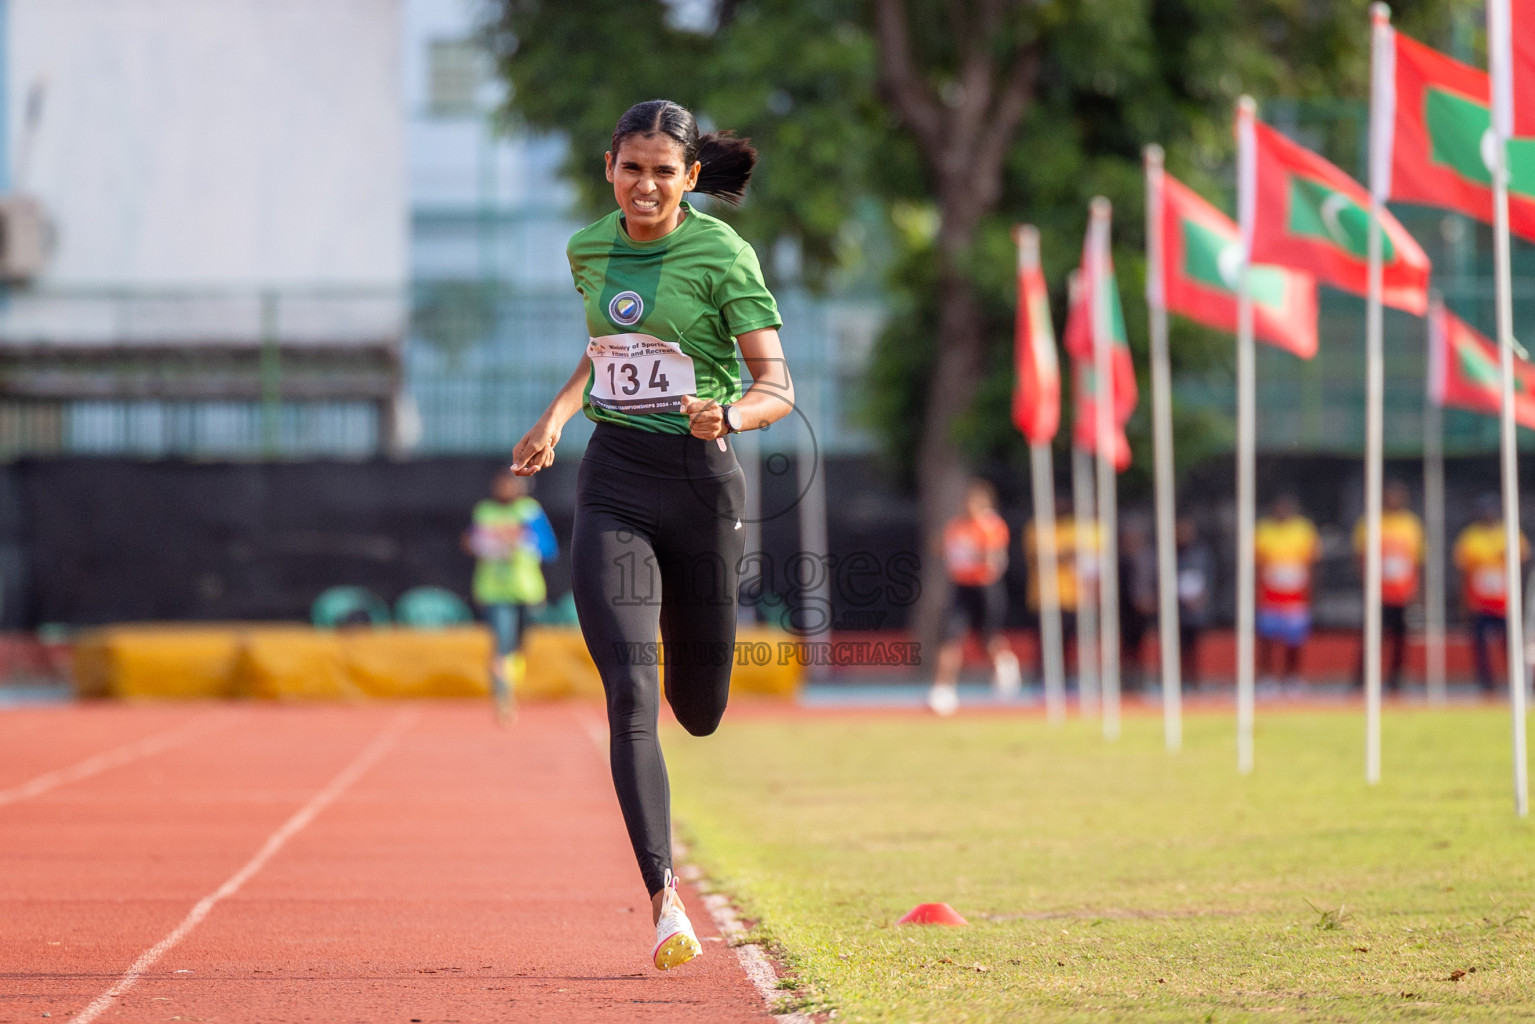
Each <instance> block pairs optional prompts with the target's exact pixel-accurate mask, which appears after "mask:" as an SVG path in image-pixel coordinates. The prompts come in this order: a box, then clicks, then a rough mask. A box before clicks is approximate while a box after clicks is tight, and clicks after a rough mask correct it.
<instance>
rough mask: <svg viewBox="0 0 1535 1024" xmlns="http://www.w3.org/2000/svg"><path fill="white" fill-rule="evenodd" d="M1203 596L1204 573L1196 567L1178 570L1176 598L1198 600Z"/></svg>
mask: <svg viewBox="0 0 1535 1024" xmlns="http://www.w3.org/2000/svg"><path fill="white" fill-rule="evenodd" d="M1204 596H1205V574H1204V573H1203V572H1201V571H1200V570H1198V569H1179V570H1178V600H1180V601H1190V602H1192V601H1198V600H1200V599H1201V598H1203V597H1204Z"/></svg>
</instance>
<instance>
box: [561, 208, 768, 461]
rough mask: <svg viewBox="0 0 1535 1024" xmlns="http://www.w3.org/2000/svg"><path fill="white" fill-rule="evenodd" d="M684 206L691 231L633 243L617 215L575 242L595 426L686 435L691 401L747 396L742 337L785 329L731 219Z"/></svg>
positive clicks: (573, 263) (573, 270)
mask: <svg viewBox="0 0 1535 1024" xmlns="http://www.w3.org/2000/svg"><path fill="white" fill-rule="evenodd" d="M682 208H683V209H684V210H686V211H687V215H686V216H685V217H684V218H683V220H682V223H681V224H679V225H677V227H676V228H675V229H674V230H673V231H672V232H671V233H670V234H668V235H667V236H666V237H664V238H659V239H657V240H656V241H654V242H636V241H634V239H632V238H630V237H629V235H628V233H627V232H625V231H624V229H623V225H622V224H621V222H620V221H621V217H622V214H621V213H620V212H619V211H617V210H615V211H613V212H612V213H610V214H609V215H608V216H606V217H604V218H602V219H601V220H599V221H597V222H596V223H595V224H590V225H588V226H587V227H584V228H582V229H581V230H580V231H578V232H576V233H575V235H574V236H572V237H571V239H570V244H569V246H568V247H567V248H566V255H567V256H568V257H569V258H570V274H571V277H573V278H574V279H575V283H576V291H578V292H580V293H581V297H582V300H583V303H584V305H585V307H586V327H587V333H588V334H589V335H590V341H589V343H588V345H587V354H588V355H590V356H591V358H592V372H591V375H590V376H589V377H588V378H587V382H586V392H585V395H584V396H583V398H582V410H583V411H584V412H585V413H586V416H587V418H588V419H591V420H595V421H597V422H599V423H621V424H623V425H625V426H628V427H637V428H639V429H640V430H649V431H651V432H653V433H660V434H686V433H687V432H688V418H687V417H686V416H684V415H682V413H681V412H680V411H679V410H680V408H681V406H682V396H683V395H689V394H691V395H696V396H697V397H699V398H703V399H712V400H714V401H716V402H719V403H721V404H728V403H730V402H734V401H735V400H737V399H738V398H740V397H741V364H740V362H739V360H738V359H737V358H736V346H735V339H736V338H737V337H739V336H740V335H742V334H745V333H747V332H748V331H755V330H760V329H762V328H764V327H778V326H780V325H781V324H782V322H783V321H782V320H781V319H779V316H778V304H777V303H775V302H774V301H773V296H772V293H771V292H769V291H768V290H767V285H765V284H764V283H763V281H762V267H761V265H760V264H758V262H757V254H756V252H755V251H753V249H752V247H751V246H750V245H748V244H747V243H746V241H745V240H744V239H742V238H741V236H740V235H738V234H736V233H735V229H733V228H732V227H731V226H730V225H728V224H726V223H725V222H724V221H722V220H718V219H716V218H714V217H710V216H709V215H708V214H704V213H699V212H698V211H697V210H695V209H693V208H692V207H691V206H690V205H688V204H687V203H686V202H684V203H683V204H682Z"/></svg>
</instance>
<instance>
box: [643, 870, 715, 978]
mask: <svg viewBox="0 0 1535 1024" xmlns="http://www.w3.org/2000/svg"><path fill="white" fill-rule="evenodd" d="M664 891H665V893H666V909H664V910H662V911H661V919H660V920H658V921H657V922H656V948H655V949H653V950H651V953H650V959H651V960H653V961H654V962H655V965H656V970H658V971H669V970H671V969H672V968H673V967H680V966H682V965H683V964H685V963H687V962H688V961H689V960H691V959H693V958H694V957H696V956H699V955H700V954H702V953H703V951H704V948H703V946H701V945H700V944H699V942H698V936H697V935H695V934H693V924H692V922H691V921H689V920H688V915H687V911H685V910H684V909H683V908H682V897H681V896H679V895H677V876H676V875H674V874H672V873H671V871H669V870H668V871H667V872H666V889H665V890H664Z"/></svg>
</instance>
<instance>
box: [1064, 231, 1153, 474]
mask: <svg viewBox="0 0 1535 1024" xmlns="http://www.w3.org/2000/svg"><path fill="white" fill-rule="evenodd" d="M1100 268H1101V269H1100ZM1100 295H1101V296H1102V297H1103V300H1104V301H1106V303H1107V305H1106V310H1107V314H1108V315H1107V316H1106V317H1101V318H1100V317H1095V316H1094V315H1093V310H1094V307H1095V305H1096V304H1097V303H1098V302H1099V301H1100V298H1099V297H1100ZM1099 322H1102V324H1103V328H1104V329H1105V330H1106V331H1107V332H1108V342H1109V396H1108V397H1107V400H1108V401H1110V402H1111V403H1112V406H1111V408H1112V415H1111V419H1112V420H1113V430H1112V431H1111V434H1112V436H1111V437H1108V438H1103V439H1100V438H1099V437H1098V402H1099V400H1100V397H1101V396H1102V394H1103V388H1102V387H1100V382H1099V380H1098V371H1097V363H1096V360H1095V358H1094V349H1095V341H1096V339H1095V337H1094V326H1095V324H1097V323H1099ZM1126 337H1127V336H1126V333H1125V314H1124V308H1123V307H1122V306H1121V305H1120V302H1119V286H1118V285H1117V284H1116V283H1115V280H1114V264H1113V260H1112V259H1111V257H1110V256H1109V252H1108V231H1107V230H1103V231H1094V230H1091V229H1090V230H1089V231H1088V233H1087V241H1086V243H1085V244H1084V245H1083V247H1082V265H1081V267H1080V268H1079V269H1078V270H1077V272H1076V274H1075V275H1073V281H1072V289H1071V307H1070V310H1069V311H1068V313H1067V315H1066V339H1065V340H1066V352H1067V354H1068V355H1070V356H1071V363H1072V384H1073V388H1072V390H1073V392H1074V399H1075V401H1074V402H1073V405H1074V410H1073V418H1074V420H1075V427H1074V430H1073V440H1074V442H1075V443H1076V444H1077V446H1078V447H1081V448H1086V449H1087V450H1088V451H1090V452H1093V453H1095V454H1098V455H1101V456H1103V457H1105V458H1108V459H1110V460H1111V461H1112V462H1113V463H1114V468H1115V469H1117V470H1118V471H1120V472H1124V471H1125V470H1126V469H1128V468H1130V440H1129V438H1127V437H1125V424H1126V423H1127V422H1129V419H1130V415H1131V414H1132V413H1134V412H1135V404H1136V401H1137V399H1138V398H1139V393H1138V391H1137V387H1136V383H1135V364H1134V363H1133V362H1132V361H1131V359H1130V345H1129V343H1128V341H1127V340H1126Z"/></svg>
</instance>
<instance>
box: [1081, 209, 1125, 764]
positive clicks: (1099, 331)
mask: <svg viewBox="0 0 1535 1024" xmlns="http://www.w3.org/2000/svg"><path fill="white" fill-rule="evenodd" d="M1091 212H1092V220H1091V223H1090V225H1089V228H1088V230H1089V231H1091V232H1092V244H1091V246H1090V248H1089V252H1090V254H1091V255H1090V259H1091V260H1092V263H1091V264H1090V267H1091V273H1092V275H1093V292H1092V299H1093V305H1092V310H1091V315H1092V320H1091V323H1092V325H1093V369H1094V376H1095V377H1096V380H1095V382H1094V383H1095V384H1096V387H1095V388H1094V397H1095V400H1096V401H1095V407H1094V412H1095V413H1096V419H1097V424H1096V427H1097V442H1098V443H1097V444H1096V445H1095V447H1096V448H1097V451H1098V511H1099V515H1098V518H1099V520H1100V525H1099V530H1100V531H1101V533H1102V544H1101V545H1100V546H1099V549H1098V594H1099V597H1100V599H1101V600H1100V604H1099V612H1098V644H1099V655H1098V670H1099V672H1100V673H1101V675H1102V679H1103V738H1104V739H1106V740H1117V739H1119V493H1118V486H1117V481H1116V480H1115V474H1116V473H1117V472H1118V470H1117V468H1116V467H1115V465H1114V450H1115V444H1114V438H1115V433H1116V424H1115V422H1114V417H1115V405H1116V404H1117V401H1116V400H1117V398H1118V395H1117V393H1116V391H1115V386H1114V367H1113V364H1112V362H1111V361H1110V356H1111V354H1112V353H1111V349H1110V344H1111V341H1112V339H1111V338H1110V334H1111V333H1112V331H1113V327H1112V325H1111V323H1110V309H1111V306H1110V304H1109V288H1110V284H1109V217H1110V214H1111V208H1110V206H1109V201H1108V200H1107V199H1105V198H1103V197H1102V196H1097V197H1095V198H1094V199H1093V201H1092V204H1091Z"/></svg>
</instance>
